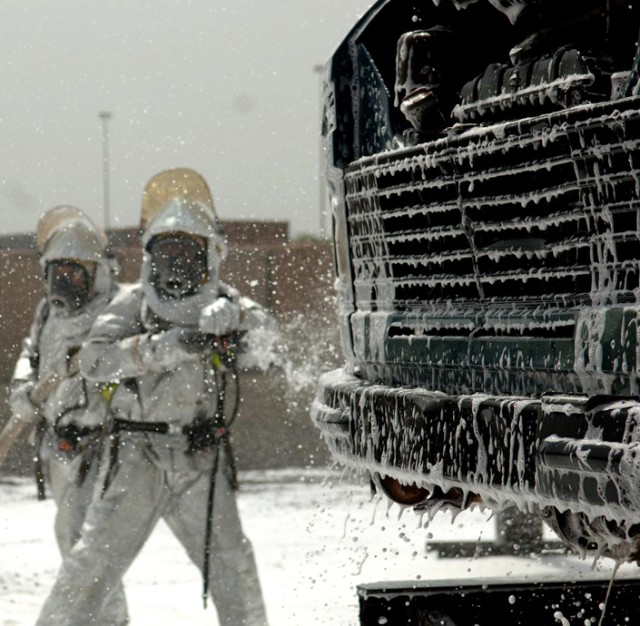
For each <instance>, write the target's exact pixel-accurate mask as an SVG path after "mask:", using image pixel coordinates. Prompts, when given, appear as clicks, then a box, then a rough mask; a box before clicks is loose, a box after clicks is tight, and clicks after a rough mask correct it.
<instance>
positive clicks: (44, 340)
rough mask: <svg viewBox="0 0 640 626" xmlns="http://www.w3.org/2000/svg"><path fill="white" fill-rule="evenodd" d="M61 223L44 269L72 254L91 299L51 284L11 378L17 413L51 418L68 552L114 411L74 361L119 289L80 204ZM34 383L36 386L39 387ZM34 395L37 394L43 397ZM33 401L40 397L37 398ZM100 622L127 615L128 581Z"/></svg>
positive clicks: (49, 242)
mask: <svg viewBox="0 0 640 626" xmlns="http://www.w3.org/2000/svg"><path fill="white" fill-rule="evenodd" d="M46 220H53V221H54V222H55V224H53V226H51V225H50V226H51V227H50V228H49V230H48V232H47V234H48V236H47V237H46V240H45V241H43V242H41V248H42V250H41V252H42V254H41V257H40V263H41V265H42V268H43V270H44V271H45V276H46V275H47V274H48V273H49V271H50V270H49V269H48V268H50V264H52V263H56V262H62V263H66V262H68V261H71V262H72V263H77V264H80V265H86V266H87V267H88V268H89V270H93V271H92V272H91V271H90V273H92V274H93V276H92V279H91V280H90V292H89V293H87V294H86V297H87V301H86V302H85V303H82V304H81V305H80V306H79V307H78V308H77V309H72V310H70V309H69V307H68V303H65V302H63V301H62V300H61V299H59V297H58V296H59V294H53V293H52V292H51V291H50V290H49V289H47V295H46V296H45V297H44V298H43V299H42V300H41V301H40V303H39V304H38V307H37V309H36V313H35V316H34V321H33V323H32V325H31V331H30V334H29V337H28V338H26V339H25V340H24V341H23V344H22V351H21V354H20V356H19V358H18V361H17V363H16V366H15V369H14V374H13V378H12V382H11V395H10V404H11V408H12V412H13V417H12V419H18V420H26V421H28V422H33V423H35V422H39V421H40V420H42V419H43V418H44V422H43V423H44V425H45V426H44V431H43V437H42V440H41V444H40V451H39V452H40V454H41V456H42V459H43V461H44V465H45V466H46V473H47V474H48V476H49V482H50V486H51V491H52V493H53V497H54V500H55V502H56V505H57V511H56V518H55V534H56V539H57V542H58V546H59V548H60V552H61V553H62V555H63V556H64V555H66V554H68V553H69V551H70V550H71V548H72V546H73V545H74V544H75V543H76V542H77V540H78V538H79V536H80V528H81V526H82V524H83V522H84V518H85V514H86V511H87V508H88V506H89V502H90V501H91V497H92V492H93V487H94V484H95V481H96V478H97V473H98V456H97V454H98V441H99V435H100V429H101V426H102V423H103V421H104V420H105V417H106V415H107V412H108V405H107V402H106V401H105V399H104V397H103V395H102V393H101V388H100V385H98V384H96V383H91V382H87V381H86V380H85V379H84V378H83V377H82V375H81V374H80V372H79V370H78V368H77V366H74V364H73V363H74V354H76V353H77V352H78V351H79V349H80V346H81V344H82V342H83V341H84V339H85V338H86V336H87V334H88V333H89V330H90V328H91V325H92V324H93V321H94V320H95V318H96V316H97V315H98V313H100V311H102V309H104V307H105V306H106V305H107V303H108V302H109V300H110V298H111V297H113V296H114V295H115V293H117V291H118V288H119V287H118V285H117V284H116V283H115V282H114V280H113V274H114V272H113V265H112V262H111V260H110V259H108V257H107V255H106V254H105V244H106V237H105V236H104V234H103V233H102V231H100V230H99V229H98V228H97V227H96V226H94V225H93V224H92V223H91V222H90V221H89V220H88V218H86V216H84V215H83V214H82V213H81V212H80V211H79V209H75V208H74V207H56V208H54V209H52V210H51V211H49V212H48V213H47V214H45V216H43V219H42V220H41V224H42V222H44V221H46ZM34 391H35V394H34ZM35 395H37V396H38V398H37V400H36V399H35V397H34V396H35ZM34 402H37V403H38V406H36V404H35V403H34ZM99 623H100V624H102V625H104V626H121V625H123V624H127V623H128V616H127V606H126V601H125V596H124V591H123V588H122V585H121V584H120V582H119V581H116V582H115V583H114V585H113V593H112V594H111V595H110V596H109V597H108V598H107V601H106V602H105V604H104V606H103V608H102V610H101V611H100V612H99Z"/></svg>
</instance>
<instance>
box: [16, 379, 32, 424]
mask: <svg viewBox="0 0 640 626" xmlns="http://www.w3.org/2000/svg"><path fill="white" fill-rule="evenodd" d="M33 387H34V385H33V383H32V382H30V381H25V382H21V383H17V384H16V385H15V386H14V387H13V389H12V390H11V394H10V395H9V404H10V405H11V410H12V412H13V416H14V417H17V418H20V419H21V420H24V421H26V422H32V423H33V422H36V421H37V419H38V409H37V407H36V405H35V404H34V403H33V402H31V398H30V397H29V394H30V393H31V391H32V389H33Z"/></svg>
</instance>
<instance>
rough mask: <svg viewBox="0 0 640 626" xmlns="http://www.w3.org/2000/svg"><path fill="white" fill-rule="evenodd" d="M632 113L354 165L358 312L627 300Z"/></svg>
mask: <svg viewBox="0 0 640 626" xmlns="http://www.w3.org/2000/svg"><path fill="white" fill-rule="evenodd" d="M639 107H640V99H638V98H630V99H626V100H622V101H618V102H617V103H614V104H612V103H606V104H603V105H593V106H589V107H587V106H584V107H577V108H575V109H569V110H567V111H563V112H559V113H554V114H550V115H547V116H544V117H539V118H532V119H528V120H524V121H521V122H513V123H507V124H503V125H500V126H494V127H488V128H484V129H483V128H479V129H477V130H471V131H468V132H466V133H464V134H462V135H459V136H451V137H448V138H444V139H441V140H438V141H435V142H430V143H425V144H422V145H420V146H418V147H412V148H404V149H401V150H393V151H389V152H386V153H383V154H381V155H377V156H374V157H367V158H363V159H361V160H359V161H357V162H355V163H353V164H352V165H351V166H350V167H349V168H348V170H347V171H346V173H345V194H346V205H347V216H348V225H349V231H350V235H349V236H350V248H351V251H352V263H353V270H354V290H355V298H356V306H357V308H358V309H359V310H363V311H375V310H389V311H392V310H395V311H402V310H411V309H423V310H424V309H425V308H432V307H433V306H436V308H437V309H441V308H442V306H450V305H451V304H455V305H457V306H458V307H459V306H460V305H462V306H465V307H470V308H474V307H480V308H483V309H484V308H500V309H504V308H505V306H508V307H514V306H515V307H526V308H529V307H534V306H538V307H539V306H542V307H544V306H545V305H547V306H549V307H552V308H554V309H557V308H565V307H574V306H579V305H584V304H615V303H624V302H636V301H637V295H638V289H639V287H640V284H639V266H640V243H639V240H638V235H639V224H638V208H639V206H640V205H639V202H640V151H639V148H640V110H639Z"/></svg>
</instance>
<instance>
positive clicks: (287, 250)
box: [0, 222, 341, 474]
mask: <svg viewBox="0 0 640 626" xmlns="http://www.w3.org/2000/svg"><path fill="white" fill-rule="evenodd" d="M223 228H224V230H225V233H226V236H227V239H228V242H229V256H228V258H227V260H226V261H225V262H224V264H223V268H222V271H223V275H222V278H223V280H225V281H226V282H228V283H230V284H232V285H234V286H235V287H237V288H238V289H239V290H240V291H241V292H242V293H243V294H245V295H247V296H249V297H252V298H254V299H255V300H257V301H258V302H260V303H261V304H263V305H265V306H267V307H268V308H270V309H271V311H272V312H273V313H274V315H275V317H276V319H277V320H278V323H279V326H280V328H281V330H282V334H283V338H284V340H285V344H284V346H283V348H282V350H281V351H280V353H279V354H280V356H279V359H280V360H281V364H280V365H281V366H280V367H278V368H274V369H273V370H272V371H269V372H268V373H262V372H260V371H253V370H251V371H247V372H243V373H242V375H241V377H240V385H241V404H240V412H239V415H238V418H237V420H236V423H235V426H234V445H235V452H236V455H237V457H238V466H239V468H240V469H260V468H265V469H266V468H277V467H291V466H293V467H305V466H308V465H326V464H327V463H328V460H329V455H328V453H327V451H326V448H325V445H324V443H323V442H322V441H321V439H320V436H319V434H318V431H317V430H316V429H315V428H314V427H313V426H312V424H311V421H310V419H309V413H308V409H309V404H310V403H311V400H312V398H313V394H314V390H315V380H316V379H317V376H318V375H319V374H320V372H321V371H324V370H326V369H329V368H331V367H336V366H337V364H338V363H339V362H340V361H341V358H340V356H339V354H338V349H337V346H338V345H339V343H338V337H337V330H336V324H335V313H334V309H333V287H332V284H333V260H332V252H331V246H330V244H328V243H326V242H315V243H295V242H289V241H288V237H287V224H286V222H224V223H223ZM110 235H111V241H112V246H113V251H114V253H115V255H116V256H117V258H118V259H119V261H120V264H121V267H122V276H121V279H122V280H123V281H125V282H128V281H133V280H136V279H137V277H138V274H139V270H140V258H141V251H140V240H139V237H138V233H137V232H136V231H135V230H117V231H114V232H113V233H110ZM0 271H1V272H2V274H1V275H2V276H3V277H4V285H3V297H2V298H0V351H1V352H0V353H1V354H2V359H0V425H3V424H4V423H5V422H6V420H7V419H8V417H9V406H8V403H7V394H8V382H9V379H10V377H11V373H12V371H13V366H14V363H15V360H16V357H17V355H18V353H19V349H20V342H21V340H22V338H23V337H24V336H26V334H27V333H28V331H29V327H30V324H31V319H32V315H33V311H34V308H35V306H36V304H37V302H38V300H39V299H40V297H41V296H42V278H41V272H40V266H39V264H38V260H37V253H36V250H35V245H34V238H33V236H30V235H19V236H12V237H0ZM32 456H33V450H32V447H31V446H30V444H29V443H28V442H27V441H22V442H20V443H19V444H17V445H16V446H15V447H14V449H13V450H12V452H11V454H10V455H9V458H8V459H7V461H6V462H5V464H4V466H3V468H2V470H3V472H13V473H22V474H24V473H28V472H30V471H31V458H32Z"/></svg>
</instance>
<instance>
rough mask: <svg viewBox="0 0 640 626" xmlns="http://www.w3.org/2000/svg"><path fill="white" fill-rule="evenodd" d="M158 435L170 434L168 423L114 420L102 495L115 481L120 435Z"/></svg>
mask: <svg viewBox="0 0 640 626" xmlns="http://www.w3.org/2000/svg"><path fill="white" fill-rule="evenodd" d="M121 432H128V433H157V434H160V435H166V434H167V433H168V432H169V424H168V423H167V422H135V421H133V420H125V419H114V420H112V422H111V429H110V433H109V438H110V443H111V445H110V446H109V467H108V468H107V472H106V474H105V477H104V481H103V483H102V495H103V496H104V494H105V493H106V492H107V490H108V489H109V485H110V484H111V481H112V479H113V474H114V472H115V470H116V467H117V465H118V452H119V449H120V433H121Z"/></svg>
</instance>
